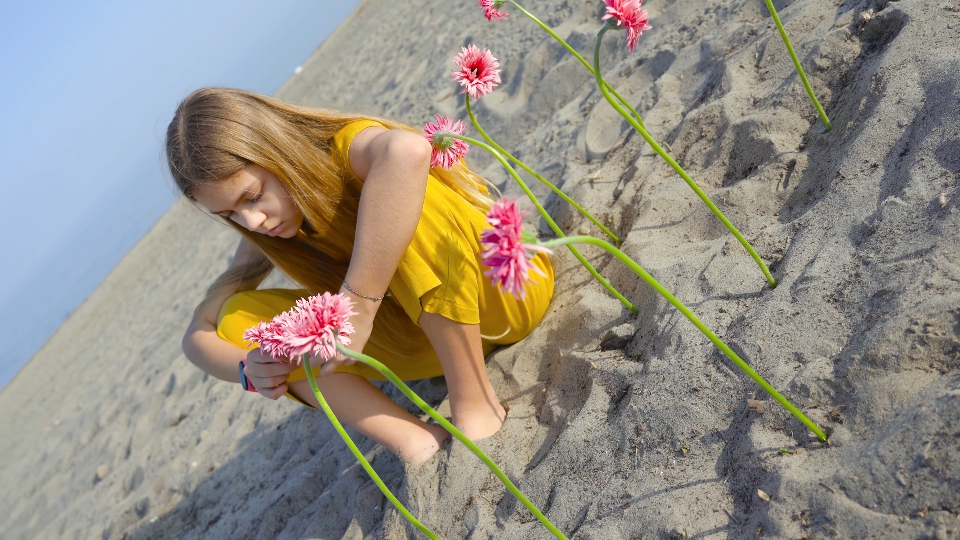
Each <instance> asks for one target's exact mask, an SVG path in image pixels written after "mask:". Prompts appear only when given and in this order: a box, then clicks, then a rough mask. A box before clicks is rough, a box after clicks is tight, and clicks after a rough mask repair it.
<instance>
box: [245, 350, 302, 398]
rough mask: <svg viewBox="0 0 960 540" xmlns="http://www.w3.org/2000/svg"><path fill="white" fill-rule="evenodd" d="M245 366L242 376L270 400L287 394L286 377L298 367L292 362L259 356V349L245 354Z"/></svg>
mask: <svg viewBox="0 0 960 540" xmlns="http://www.w3.org/2000/svg"><path fill="white" fill-rule="evenodd" d="M246 363H247V365H246V367H244V368H243V373H244V375H246V376H247V379H249V380H250V382H251V383H253V387H254V388H256V389H257V392H259V393H260V394H261V395H263V396H265V397H268V398H270V399H279V398H280V396H282V395H284V394H286V393H287V377H288V376H289V375H290V372H292V371H293V370H295V369H297V368H298V367H299V366H298V365H297V364H296V363H294V362H289V363H283V362H278V361H276V360H274V359H273V358H271V357H270V356H264V355H263V354H261V352H260V349H259V348H258V349H253V350H252V351H250V352H248V353H247V362H246Z"/></svg>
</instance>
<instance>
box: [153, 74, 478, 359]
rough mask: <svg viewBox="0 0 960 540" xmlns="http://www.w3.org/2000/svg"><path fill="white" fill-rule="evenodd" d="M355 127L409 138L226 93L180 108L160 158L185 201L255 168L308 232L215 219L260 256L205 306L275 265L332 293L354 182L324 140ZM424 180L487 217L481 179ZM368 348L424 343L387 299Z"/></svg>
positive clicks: (348, 230) (199, 94) (351, 224)
mask: <svg viewBox="0 0 960 540" xmlns="http://www.w3.org/2000/svg"><path fill="white" fill-rule="evenodd" d="M361 119H371V120H375V121H377V122H379V123H381V124H383V125H385V126H387V127H388V128H391V129H405V130H408V131H414V132H416V130H414V129H412V128H410V127H408V126H405V125H403V124H400V123H397V122H394V121H391V120H387V119H382V118H373V117H365V116H357V115H348V114H344V113H339V112H335V111H327V110H322V109H313V108H308V107H300V106H296V105H291V104H289V103H284V102H282V101H279V100H276V99H273V98H271V97H267V96H263V95H259V94H254V93H251V92H246V91H243V90H235V89H230V88H204V89H201V90H197V91H195V92H193V93H192V94H190V95H189V96H188V97H187V98H186V99H184V100H183V102H181V103H180V105H179V106H178V107H177V112H176V114H175V115H174V117H173V120H172V121H171V122H170V125H169V126H168V127H167V140H166V155H167V163H168V165H169V167H170V173H171V174H172V176H173V180H174V182H175V183H176V185H177V187H178V188H179V189H180V191H181V192H182V193H183V195H184V196H185V197H187V198H188V199H190V200H192V201H194V202H195V199H194V197H195V194H196V192H197V189H198V187H200V186H202V185H204V184H209V183H214V182H219V181H221V180H224V179H226V178H228V177H230V176H232V175H234V174H236V173H237V172H239V171H240V170H241V169H243V168H244V167H246V166H247V165H250V164H257V165H259V166H261V167H263V168H264V169H267V170H268V171H270V172H271V173H273V174H274V175H275V176H276V177H277V178H278V179H279V180H280V182H281V183H282V184H283V186H284V187H285V188H286V190H287V191H288V192H289V193H290V195H291V196H292V198H293V200H294V202H295V204H296V205H297V207H298V208H299V209H300V211H301V212H303V215H304V220H305V222H306V224H307V225H309V228H310V229H311V230H310V231H309V232H305V231H304V230H301V231H300V232H298V233H297V235H296V236H295V237H293V238H289V239H284V238H279V237H269V236H266V235H263V234H258V233H255V232H251V231H248V230H247V229H245V228H243V227H242V226H240V225H238V224H236V223H234V222H233V221H231V220H230V219H227V218H222V219H224V221H226V223H227V224H228V225H230V226H231V227H233V228H234V229H236V230H237V231H238V232H239V233H240V234H242V235H243V236H244V237H245V238H246V239H247V240H248V241H250V242H251V243H252V244H253V245H255V246H257V247H258V248H259V250H260V252H261V254H262V255H263V257H262V258H260V259H258V260H255V261H254V262H252V263H250V264H247V265H244V266H242V267H240V268H235V269H233V270H231V271H227V272H225V273H223V274H222V275H221V276H220V277H218V278H217V280H216V281H215V282H214V283H213V284H212V285H211V286H210V288H209V289H208V291H207V296H208V298H209V296H210V295H212V294H213V293H214V292H215V291H216V290H218V289H219V288H221V287H223V286H225V285H230V286H234V287H236V288H237V289H238V290H245V289H253V288H256V287H257V286H258V285H259V284H260V283H261V282H262V281H263V279H264V278H266V276H267V275H268V274H269V273H270V271H271V270H272V269H273V267H274V265H275V266H276V267H278V268H280V270H282V271H283V272H284V273H285V274H286V275H287V276H289V277H290V278H291V279H292V280H293V281H295V282H297V283H299V284H300V285H301V286H303V287H304V288H305V289H307V290H308V291H309V292H310V293H311V294H316V293H320V292H324V291H331V292H336V291H338V290H339V289H340V284H341V283H342V282H343V278H344V276H345V275H346V273H347V266H348V265H349V263H350V256H351V254H352V253H353V240H354V233H355V230H356V222H357V210H358V206H359V201H360V189H361V187H362V184H361V183H360V182H359V181H358V180H357V179H356V178H355V177H354V176H353V174H352V173H351V171H350V169H349V165H347V164H344V163H341V162H340V160H339V159H337V158H336V157H335V156H334V155H333V153H332V145H333V136H334V134H335V133H336V132H337V131H339V130H340V129H341V128H343V127H344V126H346V125H347V124H348V123H350V122H353V121H355V120H361ZM430 172H431V174H433V175H434V176H436V177H437V178H438V179H439V180H440V181H441V182H443V183H444V184H446V185H447V186H449V187H451V188H452V189H454V190H455V191H456V192H458V193H459V194H460V195H461V196H463V197H464V198H465V199H466V200H468V201H469V202H470V203H471V204H472V205H473V206H475V207H476V208H478V209H480V210H481V211H483V212H486V211H487V210H489V208H490V205H491V204H492V200H491V199H490V198H489V196H488V193H489V191H488V189H487V185H488V183H487V181H486V180H484V179H483V178H481V177H479V176H477V175H475V174H473V173H471V172H470V171H469V170H468V169H467V168H466V167H465V166H464V165H463V164H462V163H461V164H458V165H457V166H455V167H453V168H451V169H450V170H449V171H447V170H443V169H439V168H437V169H431V171H430ZM370 342H371V343H375V344H376V345H378V346H380V347H383V348H387V349H389V350H391V351H393V352H395V353H397V354H401V355H410V354H415V353H417V352H419V351H421V350H422V349H423V347H424V345H425V344H426V341H425V337H424V336H423V333H422V331H421V330H420V329H419V328H418V327H417V326H416V325H415V324H414V323H413V322H412V321H411V320H410V319H409V317H408V316H407V315H406V313H405V312H404V310H403V308H402V307H401V306H400V304H399V303H398V302H397V301H396V300H394V299H393V298H392V297H387V298H386V299H385V300H384V302H383V305H382V306H381V307H380V310H379V311H378V313H377V317H376V320H375V321H374V329H373V333H372V335H371V338H370Z"/></svg>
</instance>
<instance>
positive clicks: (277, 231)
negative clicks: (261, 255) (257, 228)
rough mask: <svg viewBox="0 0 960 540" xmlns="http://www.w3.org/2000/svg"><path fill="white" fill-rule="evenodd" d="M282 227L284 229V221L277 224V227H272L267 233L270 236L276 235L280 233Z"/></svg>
mask: <svg viewBox="0 0 960 540" xmlns="http://www.w3.org/2000/svg"><path fill="white" fill-rule="evenodd" d="M281 229H283V223H281V224H279V225H277V226H276V227H274V228H272V229H270V230H269V231H267V235H268V236H276V235H278V234H280V231H281Z"/></svg>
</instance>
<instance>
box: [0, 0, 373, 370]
mask: <svg viewBox="0 0 960 540" xmlns="http://www.w3.org/2000/svg"><path fill="white" fill-rule="evenodd" d="M357 3H358V0H345V1H339V2H334V1H331V0H274V1H272V2H265V1H262V0H261V1H259V2H257V1H253V0H231V1H229V2H228V1H225V0H191V1H189V2H188V1H184V0H171V1H164V2H159V1H151V2H119V1H89V2H68V1H65V0H58V1H54V2H16V3H12V2H8V3H6V4H5V5H4V14H3V17H2V18H0V51H3V53H2V55H0V73H2V83H0V118H2V121H0V167H2V169H0V170H2V172H3V174H2V176H0V188H2V196H0V212H2V213H0V215H2V223H3V224H4V225H5V226H4V227H3V229H2V230H3V232H2V235H3V236H2V250H3V264H0V328H3V329H4V333H5V334H6V335H7V336H8V338H7V339H6V340H4V341H5V347H4V351H3V353H0V388H2V387H3V386H5V385H6V384H7V383H8V382H9V381H10V380H11V379H12V378H13V376H14V375H15V374H16V372H17V370H19V369H20V367H21V366H22V365H23V364H25V363H26V362H27V360H29V358H30V357H31V356H32V355H33V354H34V353H35V352H36V350H37V349H39V348H40V346H42V345H43V343H44V342H45V341H46V340H47V338H49V336H50V335H52V334H53V332H54V331H55V330H56V329H57V328H58V327H59V326H60V324H61V323H62V322H63V321H64V320H65V319H66V317H67V315H69V313H71V312H72V311H73V310H74V309H75V308H76V307H77V306H78V305H79V304H80V303H81V302H82V301H83V300H84V299H85V298H86V297H87V296H89V295H90V293H92V292H93V291H94V290H95V289H96V287H97V286H98V285H99V284H100V282H101V281H102V280H103V278H104V277H106V275H107V274H108V273H109V272H110V270H111V269H112V268H113V267H114V266H115V265H116V264H117V262H119V260H120V259H121V258H122V257H123V255H124V254H126V253H127V252H128V251H129V250H130V248H132V247H133V245H134V244H135V243H136V242H137V241H138V240H139V239H140V238H141V237H142V236H143V234H144V233H146V232H147V231H148V230H149V229H150V227H151V226H153V224H154V223H156V221H157V220H158V219H159V218H160V216H161V215H163V213H164V212H166V210H167V209H168V208H169V207H170V205H171V204H172V203H173V201H174V196H173V193H172V192H171V189H170V187H169V183H168V181H167V179H166V177H165V176H164V172H163V171H162V170H161V166H160V163H161V162H160V152H161V141H162V138H163V131H164V129H165V127H166V124H167V122H168V121H169V119H170V117H171V115H172V113H173V110H174V108H175V107H176V104H177V103H178V102H179V101H180V100H181V99H182V98H183V97H185V96H186V95H187V94H188V93H189V92H190V91H191V90H194V89H196V88H199V87H202V86H215V85H216V86H232V87H238V88H245V89H248V90H253V91H256V92H262V93H266V94H272V93H274V92H276V90H277V89H278V88H279V87H280V85H282V84H283V82H284V81H286V80H287V79H288V78H289V77H291V76H292V75H293V70H294V68H295V67H296V66H298V65H299V64H301V63H302V62H303V61H305V60H306V59H307V58H308V57H309V56H310V54H311V53H312V52H313V50H314V49H315V48H316V47H317V46H318V45H320V43H321V42H322V41H323V40H324V38H326V36H327V35H329V34H330V32H332V31H333V29H335V28H336V26H337V25H338V24H340V22H342V21H343V19H344V18H346V16H347V15H348V14H349V13H350V12H351V11H352V10H353V9H354V8H355V7H356V5H357ZM10 336H16V338H15V339H11V338H10Z"/></svg>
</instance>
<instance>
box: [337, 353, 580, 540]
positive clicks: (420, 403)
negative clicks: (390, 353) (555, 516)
mask: <svg viewBox="0 0 960 540" xmlns="http://www.w3.org/2000/svg"><path fill="white" fill-rule="evenodd" d="M337 351H338V352H339V353H340V354H342V355H345V356H349V357H350V358H354V359H356V360H359V361H360V362H363V363H364V364H366V365H368V366H370V367H372V368H373V369H375V370H377V371H379V372H380V374H381V375H383V376H384V377H386V378H387V379H389V380H390V382H392V383H393V384H394V385H395V386H396V387H397V388H399V389H400V391H401V392H403V394H404V395H405V396H407V397H408V398H409V399H410V401H412V402H413V403H414V404H415V405H416V406H417V407H420V409H421V410H422V411H423V412H425V413H427V414H428V415H430V418H433V419H434V420H435V421H436V422H437V423H438V424H440V425H441V426H443V428H444V429H446V430H447V431H449V432H450V434H451V435H453V436H454V437H456V438H457V440H459V441H460V442H462V443H463V444H464V445H466V447H467V448H469V449H470V451H471V452H473V453H474V454H475V455H476V456H477V457H478V458H480V461H482V462H483V463H484V464H485V465H486V466H487V467H488V468H489V469H490V470H491V471H493V474H495V475H497V478H499V479H500V481H501V482H503V485H505V486H507V489H509V490H510V492H511V493H513V494H514V496H516V498H517V499H519V500H520V502H521V503H523V505H524V506H526V507H527V509H528V510H530V512H531V513H533V515H534V516H536V517H537V519H538V520H540V523H543V525H544V526H545V527H546V528H547V529H549V530H550V532H551V533H553V535H554V536H556V537H557V538H563V539H564V540H566V538H567V537H566V536H564V535H563V533H562V532H560V530H559V529H557V528H556V527H555V526H554V525H553V523H550V520H549V519H547V517H546V516H544V515H543V512H541V511H540V510H539V509H538V508H537V507H536V506H534V504H533V503H532V502H530V499H528V498H527V496H526V495H524V494H523V492H522V491H520V489H519V488H517V486H516V485H514V483H513V482H512V481H511V480H510V478H509V477H507V475H506V474H505V473H504V472H503V471H502V470H501V469H500V467H498V466H497V464H496V463H494V461H493V460H492V459H490V458H489V457H488V456H487V455H486V454H485V453H484V452H483V450H481V449H480V447H478V446H477V445H476V444H474V442H473V441H471V440H470V439H468V438H467V436H466V435H464V434H463V432H461V431H460V430H459V429H457V428H456V426H454V425H453V424H451V423H450V422H448V421H447V419H446V418H444V417H443V416H441V415H440V413H438V412H437V411H436V410H434V408H433V407H431V406H430V405H428V404H427V402H426V401H424V400H423V399H421V398H420V396H418V395H417V394H416V392H414V391H413V390H411V389H410V387H409V386H407V385H406V383H404V382H403V381H402V380H400V377H397V376H396V374H394V372H393V371H391V370H390V368H388V367H387V366H385V365H383V364H381V363H380V362H378V361H377V360H376V359H374V358H372V357H370V356H367V355H365V354H363V353H358V352H356V351H351V350H350V349H348V348H346V347H344V346H343V345H341V344H340V343H339V342H338V343H337Z"/></svg>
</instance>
